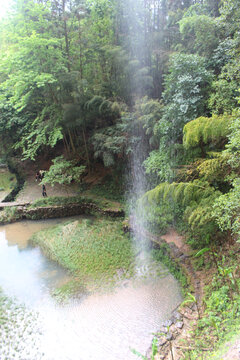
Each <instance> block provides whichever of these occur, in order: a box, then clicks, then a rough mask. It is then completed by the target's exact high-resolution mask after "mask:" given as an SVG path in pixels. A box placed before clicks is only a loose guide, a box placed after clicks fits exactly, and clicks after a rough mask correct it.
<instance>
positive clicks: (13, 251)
mask: <svg viewBox="0 0 240 360" xmlns="http://www.w3.org/2000/svg"><path fill="white" fill-rule="evenodd" d="M61 221H62V220H60V219H58V220H47V221H23V222H18V223H15V224H9V225H5V226H1V227H0V287H1V288H2V289H3V291H4V293H5V294H7V295H8V296H10V297H15V302H16V303H17V304H24V311H25V312H31V314H37V315H36V318H35V315H34V321H33V323H32V325H31V326H30V330H28V334H29V335H28V336H23V334H24V331H23V330H21V329H22V328H21V326H23V325H22V324H21V322H23V321H24V316H25V315H24V314H23V313H22V310H21V314H20V316H19V317H16V319H15V320H14V321H15V325H14V328H15V329H14V331H15V337H16V338H15V339H13V343H14V341H15V342H17V343H19V346H18V347H14V346H13V345H11V343H10V340H8V339H7V338H6V337H7V336H8V335H9V334H6V333H5V332H4V331H5V330H4V328H2V329H1V337H0V359H1V360H2V359H8V360H9V359H10V360H12V359H19V360H37V359H45V360H68V359H69V360H91V359H94V360H96V359H98V360H115V359H116V360H118V359H119V360H130V359H136V356H135V355H134V354H133V353H132V352H131V350H130V348H134V349H136V350H137V351H139V352H141V353H143V354H144V353H145V352H146V350H147V348H148V347H149V345H150V343H151V339H152V336H153V335H152V334H153V332H156V331H157V330H158V329H159V326H160V324H161V322H163V321H164V320H166V319H167V318H168V317H169V316H170V314H171V312H172V310H173V309H174V308H175V307H176V306H177V305H178V304H179V302H180V301H181V295H180V289H179V285H178V283H177V281H176V280H175V279H174V278H173V277H172V276H171V275H169V273H166V269H163V276H162V277H155V278H151V277H149V278H145V279H144V280H142V281H136V279H135V280H134V279H132V280H126V281H124V282H123V283H122V284H121V285H120V286H118V287H117V288H115V289H114V290H112V291H109V292H107V293H102V292H101V293H94V294H89V295H84V296H83V297H80V298H79V299H72V300H71V301H70V302H69V303H68V304H67V305H60V304H58V303H57V302H56V301H55V299H54V297H52V296H51V293H52V292H53V290H54V289H55V288H56V287H57V286H58V285H60V284H61V283H64V282H65V281H66V280H67V279H68V278H69V274H67V273H66V272H65V271H64V270H63V269H62V268H60V267H59V266H57V265H56V264H55V263H53V262H50V261H49V260H47V259H46V258H45V257H44V256H43V255H42V254H41V252H40V250H39V249H38V248H32V247H30V246H29V245H28V239H29V237H30V236H31V234H32V233H34V232H36V231H39V230H40V229H43V228H46V227H49V226H53V225H54V224H56V223H59V222H61ZM79 221H81V219H80V220H79ZM19 306H20V305H19ZM16 309H19V307H18V306H17V307H16ZM16 311H19V310H16ZM17 328H19V329H20V330H19V332H17V330H16V329H17ZM28 328H29V326H28ZM23 329H24V326H23ZM26 331H27V330H26ZM9 336H10V335H9ZM22 336H23V338H21V337H22ZM21 341H22V342H23V343H22V344H21Z"/></svg>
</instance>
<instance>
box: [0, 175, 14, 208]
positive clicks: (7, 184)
mask: <svg viewBox="0 0 240 360" xmlns="http://www.w3.org/2000/svg"><path fill="white" fill-rule="evenodd" d="M16 184H17V180H16V176H15V175H14V174H11V173H10V172H9V171H8V170H7V169H0V200H1V201H2V200H3V199H4V198H5V197H6V195H7V194H8V193H10V192H11V191H12V190H13V188H14V187H15V186H16Z"/></svg>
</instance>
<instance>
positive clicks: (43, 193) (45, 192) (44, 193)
mask: <svg viewBox="0 0 240 360" xmlns="http://www.w3.org/2000/svg"><path fill="white" fill-rule="evenodd" d="M42 196H43V197H46V196H47V191H46V186H45V185H43V186H42Z"/></svg>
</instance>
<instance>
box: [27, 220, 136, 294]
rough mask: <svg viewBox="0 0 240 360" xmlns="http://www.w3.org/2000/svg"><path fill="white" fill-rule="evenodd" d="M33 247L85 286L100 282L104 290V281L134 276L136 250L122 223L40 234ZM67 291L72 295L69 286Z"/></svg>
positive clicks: (71, 225)
mask: <svg viewBox="0 0 240 360" xmlns="http://www.w3.org/2000/svg"><path fill="white" fill-rule="evenodd" d="M30 243H31V244H32V245H34V246H40V248H41V249H42V251H43V253H44V254H45V255H46V256H47V257H48V258H50V259H51V260H54V261H56V262H57V263H59V264H60V265H61V266H63V267H64V268H66V269H67V270H69V271H70V272H71V274H72V275H73V276H74V278H75V281H76V283H78V285H81V286H90V285H93V284H97V283H99V282H101V286H102V285H103V284H102V282H103V280H104V282H111V281H114V279H115V280H116V279H118V280H119V279H120V278H126V277H130V276H131V275H132V274H133V269H134V266H133V260H134V250H133V247H132V244H131V240H130V238H129V236H128V235H126V234H124V233H123V231H122V225H121V222H119V220H118V221H114V220H111V219H100V218H96V219H89V220H81V221H73V222H66V223H64V224H61V225H58V226H55V227H52V228H50V229H46V230H43V231H41V232H38V233H37V234H35V235H33V237H32V238H31V240H30ZM71 287H74V286H72V285H70V288H71ZM65 289H66V291H69V286H66V285H65Z"/></svg>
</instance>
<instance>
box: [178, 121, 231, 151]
mask: <svg viewBox="0 0 240 360" xmlns="http://www.w3.org/2000/svg"><path fill="white" fill-rule="evenodd" d="M233 120H234V118H233V116H231V115H222V116H217V115H213V116H212V117H211V118H207V117H203V116H201V117H199V118H197V119H195V120H192V121H191V122H189V123H188V124H186V125H185V126H184V129H183V145H184V147H185V148H186V149H191V148H193V147H197V146H201V145H202V146H203V145H206V144H209V143H211V144H213V145H214V146H215V148H218V147H220V146H221V147H222V146H223V144H225V141H226V139H227V136H228V135H229V132H230V125H231V124H232V122H233Z"/></svg>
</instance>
